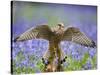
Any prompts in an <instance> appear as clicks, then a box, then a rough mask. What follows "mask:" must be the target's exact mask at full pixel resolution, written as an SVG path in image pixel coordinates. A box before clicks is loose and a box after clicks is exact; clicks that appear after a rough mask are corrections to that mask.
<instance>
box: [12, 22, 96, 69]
mask: <svg viewBox="0 0 100 75" xmlns="http://www.w3.org/2000/svg"><path fill="white" fill-rule="evenodd" d="M35 38H42V39H46V40H48V41H49V54H50V56H49V57H48V61H49V63H48V65H46V69H45V71H61V70H62V69H61V61H62V59H61V56H62V55H63V52H62V51H61V49H60V48H59V44H60V42H61V41H72V42H75V43H78V44H81V45H84V46H89V47H95V46H96V45H95V43H94V42H93V41H92V40H91V39H90V38H88V37H87V36H86V35H85V34H84V33H82V32H80V30H79V29H78V28H75V27H69V28H68V29H66V30H64V25H63V24H62V23H59V24H58V25H57V27H56V28H50V27H49V26H48V25H41V26H37V27H36V28H31V29H29V30H28V31H26V32H24V33H23V34H21V35H20V36H18V37H17V38H16V39H15V40H14V41H15V42H16V41H25V40H31V39H35ZM43 58H45V57H43ZM55 58H57V61H58V65H56V66H54V64H53V61H54V60H55Z"/></svg>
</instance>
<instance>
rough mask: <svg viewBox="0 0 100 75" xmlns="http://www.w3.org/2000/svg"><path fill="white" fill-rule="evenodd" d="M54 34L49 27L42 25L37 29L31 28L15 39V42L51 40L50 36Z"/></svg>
mask: <svg viewBox="0 0 100 75" xmlns="http://www.w3.org/2000/svg"><path fill="white" fill-rule="evenodd" d="M52 34H53V32H52V31H51V29H50V28H49V26H48V25H40V26H37V27H36V28H31V29H29V30H27V31H26V32H24V33H23V34H21V35H20V36H18V37H17V38H15V39H14V41H15V42H16V41H25V40H31V39H35V38H41V39H46V40H49V38H50V36H51V35H52Z"/></svg>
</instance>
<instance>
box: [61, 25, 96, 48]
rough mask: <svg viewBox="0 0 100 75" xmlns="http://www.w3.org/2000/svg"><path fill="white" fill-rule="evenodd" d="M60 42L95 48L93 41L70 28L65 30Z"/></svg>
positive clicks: (75, 29) (77, 30) (76, 29)
mask: <svg viewBox="0 0 100 75" xmlns="http://www.w3.org/2000/svg"><path fill="white" fill-rule="evenodd" d="M62 40H66V41H72V42H75V43H78V44H81V45H84V46H90V47H95V46H96V44H95V42H94V41H93V40H91V39H90V38H88V37H87V36H86V35H85V34H84V33H82V32H80V30H79V29H78V28H75V27H70V28H68V29H67V30H65V32H64V34H63V38H62Z"/></svg>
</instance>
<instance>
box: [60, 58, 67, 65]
mask: <svg viewBox="0 0 100 75" xmlns="http://www.w3.org/2000/svg"><path fill="white" fill-rule="evenodd" d="M66 59H67V56H65V58H64V59H63V60H61V61H60V63H61V64H63V63H64V62H66Z"/></svg>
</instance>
